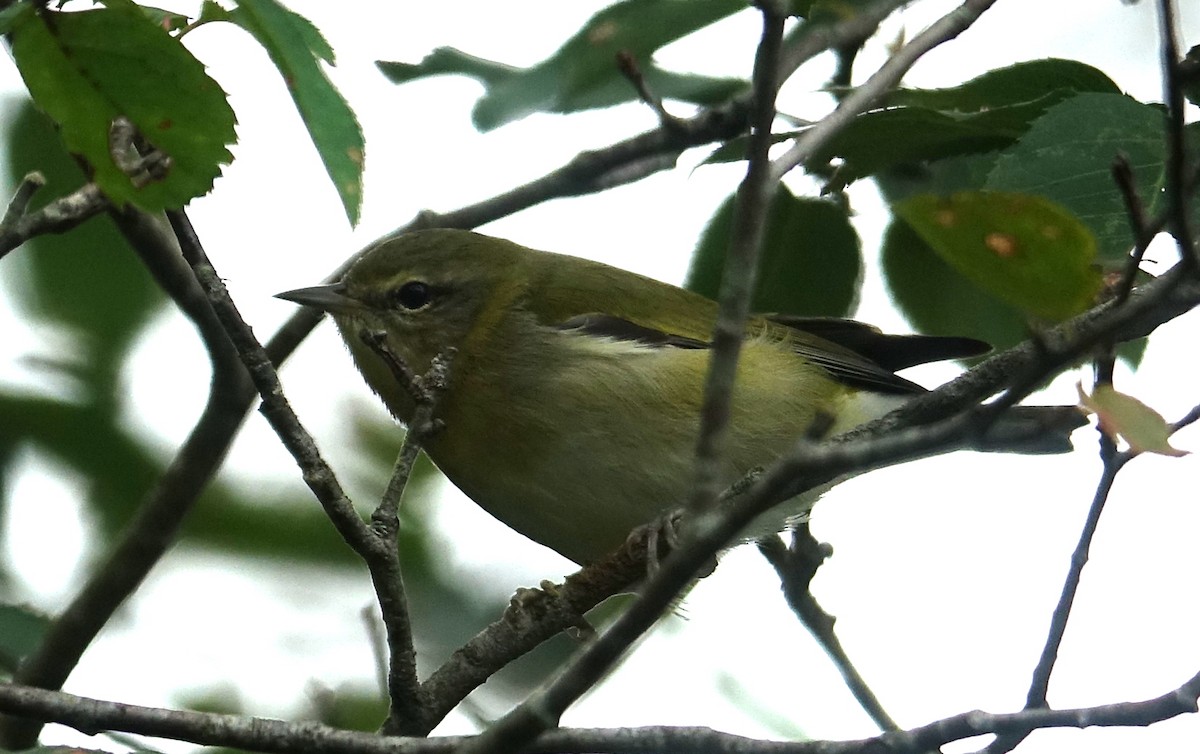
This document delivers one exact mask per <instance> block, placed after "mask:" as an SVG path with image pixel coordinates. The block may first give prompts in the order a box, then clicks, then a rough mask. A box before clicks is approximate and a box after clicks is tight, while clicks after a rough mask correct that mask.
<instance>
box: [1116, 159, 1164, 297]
mask: <svg viewBox="0 0 1200 754" xmlns="http://www.w3.org/2000/svg"><path fill="white" fill-rule="evenodd" d="M1112 176H1113V182H1114V183H1116V184H1117V192H1118V193H1119V194H1120V195H1121V201H1122V202H1123V203H1124V204H1125V216H1126V217H1127V218H1128V219H1129V231H1130V233H1131V234H1132V235H1133V252H1132V253H1131V254H1130V255H1129V259H1128V260H1126V262H1125V269H1124V270H1123V271H1122V273H1121V280H1120V281H1119V283H1118V285H1117V289H1116V293H1115V295H1114V296H1113V299H1114V300H1115V301H1116V302H1117V304H1121V303H1122V302H1124V301H1125V299H1127V298H1129V293H1130V292H1131V291H1132V290H1133V286H1134V285H1135V284H1136V283H1137V273H1138V269H1139V268H1140V267H1141V265H1142V260H1143V259H1144V258H1145V257H1146V249H1148V248H1150V242H1151V241H1153V240H1154V236H1155V235H1156V234H1157V233H1158V231H1159V230H1161V229H1162V223H1163V222H1165V220H1166V216H1165V215H1164V216H1163V217H1162V218H1161V219H1160V220H1159V221H1158V222H1152V221H1151V220H1150V218H1148V217H1147V216H1146V205H1145V203H1143V202H1142V197H1141V196H1139V195H1138V191H1137V179H1136V177H1135V176H1134V174H1133V166H1132V165H1130V164H1129V157H1128V155H1125V154H1119V155H1117V157H1116V159H1114V160H1113V166H1112ZM1155 226H1157V227H1155Z"/></svg>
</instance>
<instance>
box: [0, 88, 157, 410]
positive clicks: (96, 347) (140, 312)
mask: <svg viewBox="0 0 1200 754" xmlns="http://www.w3.org/2000/svg"><path fill="white" fill-rule="evenodd" d="M8 116H9V118H10V120H9V121H8V123H7V126H8V127H7V132H6V133H5V137H6V139H5V143H4V148H5V151H6V155H5V159H4V162H5V164H6V167H7V168H8V171H9V173H8V180H7V181H6V182H7V183H8V185H9V186H10V187H12V186H15V185H16V184H17V181H19V180H20V179H21V176H23V175H25V174H26V173H28V172H30V171H32V170H35V169H37V170H40V171H41V172H42V174H43V175H44V176H45V177H46V181H47V183H46V185H45V186H44V187H43V188H42V189H41V190H40V191H39V192H38V193H37V195H35V197H34V203H33V208H35V209H36V208H38V207H40V206H41V205H42V204H44V203H45V202H47V201H50V200H52V199H55V198H57V197H60V196H63V195H66V194H69V193H71V192H72V191H74V190H75V189H77V188H79V187H80V186H82V185H83V183H84V179H83V173H82V172H80V170H79V166H78V165H77V164H76V163H75V161H74V160H72V159H71V156H70V155H68V154H67V153H66V151H65V150H64V149H63V144H62V140H61V139H60V138H59V137H58V134H57V133H56V131H55V129H54V124H53V123H51V122H50V121H49V119H48V118H46V116H44V115H42V114H41V113H39V112H37V110H36V109H35V108H34V106H33V103H32V102H30V101H28V100H25V101H23V102H14V103H12V106H11V108H10V109H9V111H8ZM3 193H4V195H6V196H8V195H10V194H11V188H9V189H7V190H4V191H3ZM0 283H3V284H4V285H3V287H4V289H6V292H7V293H8V294H9V295H10V300H11V301H12V302H13V303H14V305H15V306H16V308H17V309H18V311H19V312H20V313H21V315H22V316H24V317H26V318H28V319H32V320H37V321H38V322H39V323H41V324H43V325H51V326H57V327H66V328H68V329H70V330H71V332H72V334H73V335H76V336H79V337H78V347H77V348H75V349H72V350H71V351H69V352H67V353H63V354H60V355H59V356H58V358H57V359H56V361H57V362H58V365H59V368H65V369H69V370H71V371H73V372H77V373H79V375H80V377H81V380H82V382H83V385H84V387H85V389H86V390H87V391H88V395H87V396H86V399H87V400H90V401H97V402H108V403H113V402H115V401H116V400H117V397H118V395H119V390H118V388H117V383H118V378H119V374H120V370H121V367H122V364H123V361H124V358H125V356H126V353H127V351H128V349H129V347H130V345H131V344H132V343H133V341H134V339H135V338H136V337H137V335H138V333H140V332H141V330H142V328H143V327H144V326H145V325H146V323H147V322H149V320H150V318H151V317H152V316H153V315H154V313H155V312H157V311H158V310H159V308H160V306H161V304H162V303H163V301H164V298H163V296H162V293H161V292H160V290H159V289H158V287H157V286H156V285H155V283H154V281H153V279H152V278H151V277H150V274H149V273H148V272H147V271H146V268H145V267H144V266H143V265H142V264H141V262H140V261H139V260H138V258H137V257H136V256H135V255H134V254H133V253H132V252H131V251H130V249H129V246H128V244H126V243H125V241H124V239H122V238H121V235H120V234H119V233H118V232H117V229H116V227H115V226H114V225H113V223H112V220H110V219H109V218H108V216H107V215H103V214H102V215H100V216H98V217H94V218H92V219H91V220H89V221H87V222H86V223H84V224H82V225H80V226H78V227H76V228H75V229H73V230H71V231H69V232H68V233H65V234H61V235H43V236H38V237H37V238H34V239H32V240H30V241H28V242H26V243H25V245H24V246H23V247H22V248H20V249H18V250H17V251H14V252H13V253H11V254H10V255H8V257H6V258H5V259H4V263H3V264H0ZM50 356H51V357H53V356H54V355H53V354H50ZM114 410H115V408H114Z"/></svg>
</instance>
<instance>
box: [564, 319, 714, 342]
mask: <svg viewBox="0 0 1200 754" xmlns="http://www.w3.org/2000/svg"><path fill="white" fill-rule="evenodd" d="M555 327H557V328H558V329H559V330H571V331H574V332H579V333H582V334H584V335H591V336H593V337H600V338H612V339H613V340H625V341H630V342H633V343H641V344H643V345H647V346H659V347H670V348H708V347H709V344H708V343H706V342H704V341H703V340H696V339H695V338H688V337H685V336H683V335H672V334H671V333H666V332H663V331H662V330H656V329H654V328H653V327H646V326H645V325H639V324H637V323H636V322H630V321H629V320H627V319H622V318H621V317H614V316H613V315H611V314H600V313H598V312H595V313H591V314H580V315H578V316H575V317H571V318H570V319H568V320H566V321H565V322H560V323H559V324H557V325H555Z"/></svg>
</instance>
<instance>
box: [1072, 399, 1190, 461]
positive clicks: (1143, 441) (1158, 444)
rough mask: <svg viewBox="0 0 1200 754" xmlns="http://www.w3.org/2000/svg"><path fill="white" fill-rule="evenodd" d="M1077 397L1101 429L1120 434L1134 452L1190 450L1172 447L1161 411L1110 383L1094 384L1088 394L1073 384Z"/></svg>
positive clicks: (1171, 453) (1175, 453)
mask: <svg viewBox="0 0 1200 754" xmlns="http://www.w3.org/2000/svg"><path fill="white" fill-rule="evenodd" d="M1076 388H1077V389H1078V390H1079V401H1080V403H1082V404H1083V405H1084V407H1085V408H1087V409H1088V410H1089V411H1091V412H1093V413H1094V414H1096V416H1097V417H1098V418H1099V419H1100V431H1102V432H1104V433H1105V434H1106V435H1108V436H1109V437H1118V436H1119V437H1121V439H1123V440H1125V442H1127V443H1129V449H1130V450H1131V451H1133V452H1134V453H1159V454H1161V455H1164V456H1175V457H1179V456H1186V455H1187V454H1188V453H1189V451H1187V450H1180V449H1178V448H1173V447H1171V427H1170V425H1169V424H1167V422H1166V420H1165V419H1163V417H1162V414H1160V413H1158V412H1157V411H1155V410H1154V409H1152V408H1150V407H1149V406H1147V405H1146V404H1145V403H1142V402H1141V401H1139V400H1138V399H1137V398H1134V397H1133V396H1131V395H1126V394H1125V393H1121V392H1119V391H1117V390H1114V389H1113V388H1112V386H1111V385H1097V386H1096V389H1095V390H1094V391H1093V392H1092V394H1091V395H1088V394H1087V393H1086V392H1084V389H1083V385H1076Z"/></svg>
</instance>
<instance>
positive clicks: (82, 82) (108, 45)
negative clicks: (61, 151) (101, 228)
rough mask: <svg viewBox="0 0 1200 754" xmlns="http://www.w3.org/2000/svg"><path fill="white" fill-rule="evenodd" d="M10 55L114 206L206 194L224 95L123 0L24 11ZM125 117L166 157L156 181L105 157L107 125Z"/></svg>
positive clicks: (227, 119)
mask: <svg viewBox="0 0 1200 754" xmlns="http://www.w3.org/2000/svg"><path fill="white" fill-rule="evenodd" d="M12 52H13V57H14V58H15V59H16V61H17V67H18V69H19V70H20V71H21V76H22V77H23V78H24V79H25V84H26V86H28V87H29V91H30V93H31V94H32V95H33V98H34V101H35V102H37V104H38V106H39V107H41V108H42V109H43V110H45V111H46V113H47V114H49V115H50V117H51V118H53V119H54V120H55V121H56V122H57V123H58V124H59V126H60V127H61V130H62V138H63V140H64V141H65V142H66V144H67V148H68V149H69V150H70V151H71V152H73V153H75V154H78V155H81V156H83V157H84V159H86V160H87V161H88V163H89V164H90V165H91V167H92V169H93V170H94V171H95V174H94V178H95V181H96V183H97V184H99V186H100V188H101V189H102V190H103V191H104V192H105V194H107V195H108V196H109V198H111V199H112V200H113V201H114V202H116V203H117V204H126V203H133V204H136V205H137V206H139V207H142V208H144V209H147V210H161V209H166V208H175V207H181V206H183V205H184V204H186V203H187V202H188V201H189V200H190V199H192V198H194V197H197V196H200V195H202V194H204V193H206V192H207V191H208V190H209V189H211V188H212V184H213V180H214V179H215V178H216V177H217V176H218V175H219V174H220V171H221V165H222V164H225V163H228V162H229V161H230V160H232V159H233V156H232V155H231V154H230V152H229V150H228V149H227V148H226V145H227V144H231V143H233V141H234V138H235V137H234V130H233V125H234V117H233V111H232V110H230V108H229V104H228V102H226V100H225V93H224V92H223V91H221V88H220V87H219V86H218V85H217V83H216V82H215V81H213V80H212V79H211V78H209V77H208V75H207V74H206V73H205V72H204V66H203V65H201V64H200V62H199V61H197V60H196V59H195V58H194V57H192V55H191V53H189V52H188V51H187V50H186V49H185V48H184V47H183V46H182V45H181V44H180V43H179V42H178V40H175V39H173V38H172V37H171V36H170V35H169V34H168V33H167V32H166V30H164V29H163V28H161V27H159V26H157V25H156V24H155V23H154V22H153V21H151V20H150V19H149V18H148V17H147V16H146V15H145V14H144V13H143V12H142V11H141V9H140V8H139V7H138V6H137V5H134V4H133V3H132V2H128V1H127V0H109V3H108V6H107V7H104V8H99V9H96V10H88V11H81V12H78V13H63V12H58V11H51V10H48V9H42V10H40V11H37V12H35V11H33V10H32V8H27V10H26V12H25V13H23V14H21V16H20V17H19V18H18V20H17V22H16V23H15V24H14V28H13V32H12ZM122 115H123V116H125V117H127V118H128V119H129V120H130V121H132V122H133V124H134V125H136V126H137V127H138V130H139V131H140V132H141V134H142V136H144V137H145V138H146V140H147V141H149V142H150V143H151V144H152V145H154V146H155V147H157V148H158V149H160V150H162V151H163V152H164V153H166V154H167V155H168V156H169V157H170V158H171V167H170V170H169V171H168V173H167V175H166V177H165V178H163V179H162V180H159V181H151V182H150V183H148V184H147V185H145V186H142V187H140V188H138V187H136V186H134V184H133V182H132V181H131V180H130V179H129V177H128V176H126V175H125V174H124V173H123V172H122V171H121V169H120V168H119V167H117V165H116V163H115V162H114V161H113V159H112V156H111V154H110V152H109V143H108V141H109V129H110V126H111V124H112V121H113V119H115V118H116V117H118V116H122Z"/></svg>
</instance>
